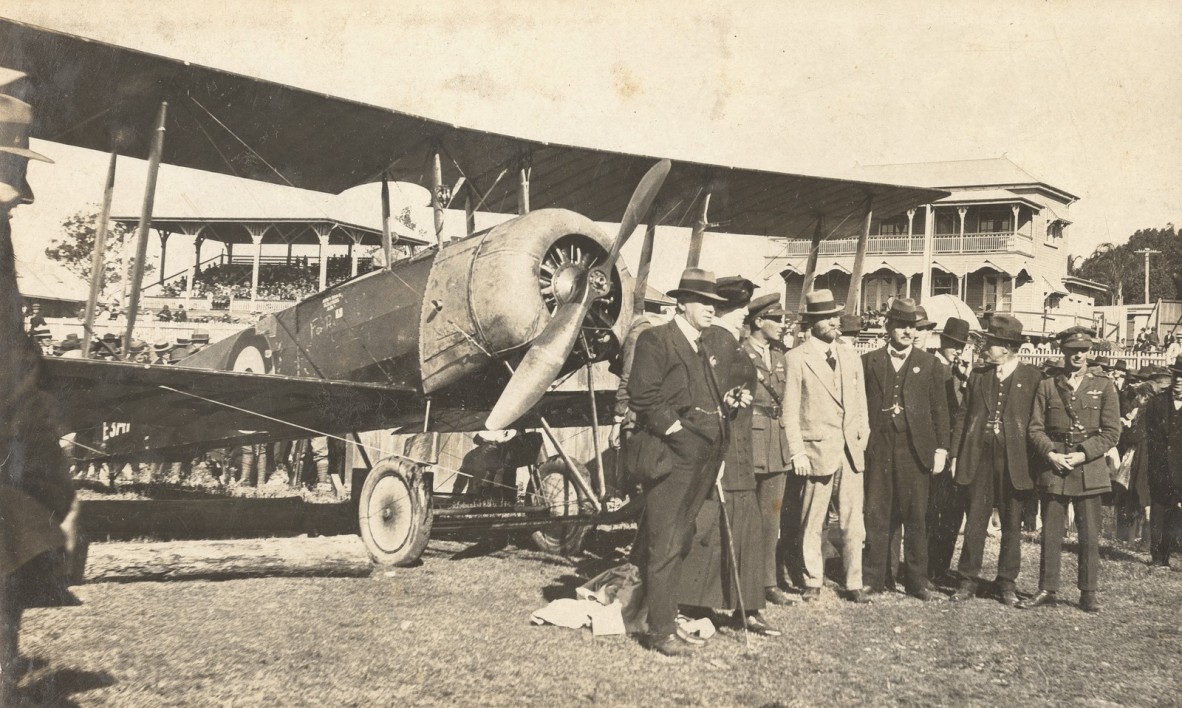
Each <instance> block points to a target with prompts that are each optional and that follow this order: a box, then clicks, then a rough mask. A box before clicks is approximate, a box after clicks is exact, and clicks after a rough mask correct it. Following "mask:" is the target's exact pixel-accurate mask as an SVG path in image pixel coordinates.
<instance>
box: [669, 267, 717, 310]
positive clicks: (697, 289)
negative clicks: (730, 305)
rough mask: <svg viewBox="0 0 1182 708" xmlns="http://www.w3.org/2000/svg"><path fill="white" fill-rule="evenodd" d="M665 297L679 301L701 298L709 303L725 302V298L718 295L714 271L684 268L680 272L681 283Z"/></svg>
mask: <svg viewBox="0 0 1182 708" xmlns="http://www.w3.org/2000/svg"><path fill="white" fill-rule="evenodd" d="M666 295H668V296H669V297H671V298H674V299H675V300H679V301H680V300H681V299H683V298H687V297H701V298H705V299H707V300H710V301H711V302H726V298H724V297H721V296H719V294H718V283H717V282H716V281H715V280H714V271H710V270H702V269H701V268H686V269H685V270H684V271H682V273H681V281H680V282H679V283H678V284H677V287H676V288H673V289H672V290H670V291H669V292H668V293H666Z"/></svg>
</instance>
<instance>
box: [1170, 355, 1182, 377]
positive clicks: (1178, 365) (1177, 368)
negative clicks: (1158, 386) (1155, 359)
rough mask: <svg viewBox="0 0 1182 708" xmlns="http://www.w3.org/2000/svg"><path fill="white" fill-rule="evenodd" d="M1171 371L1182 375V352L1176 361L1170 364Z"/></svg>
mask: <svg viewBox="0 0 1182 708" xmlns="http://www.w3.org/2000/svg"><path fill="white" fill-rule="evenodd" d="M1170 373H1171V374H1176V375H1182V354H1179V355H1178V356H1177V357H1175V358H1174V363H1173V364H1171V365H1170Z"/></svg>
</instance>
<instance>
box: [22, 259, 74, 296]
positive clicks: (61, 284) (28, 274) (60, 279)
mask: <svg viewBox="0 0 1182 708" xmlns="http://www.w3.org/2000/svg"><path fill="white" fill-rule="evenodd" d="M16 288H17V292H19V293H20V294H21V296H22V297H24V298H26V299H33V300H61V301H63V302H86V299H87V297H89V296H90V288H89V287H88V286H87V284H86V283H85V282H83V281H82V279H81V278H79V277H78V276H76V275H74V274H73V273H71V272H70V271H68V270H66V268H65V266H63V265H61V264H59V263H54V262H52V261H49V260H40V261H30V260H22V259H21V258H17V259H16Z"/></svg>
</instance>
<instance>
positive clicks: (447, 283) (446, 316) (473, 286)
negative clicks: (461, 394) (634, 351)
mask: <svg viewBox="0 0 1182 708" xmlns="http://www.w3.org/2000/svg"><path fill="white" fill-rule="evenodd" d="M610 248H611V239H610V237H609V236H608V235H607V234H606V233H604V231H603V230H602V229H600V228H599V227H598V226H596V224H595V223H594V222H592V221H591V220H590V219H588V218H586V217H584V216H582V215H580V214H577V213H575V212H572V211H567V210H565V209H539V210H538V211H534V212H530V213H529V214H526V215H524V216H521V217H518V218H516V219H513V220H511V221H507V222H505V223H503V224H500V225H498V226H495V227H493V228H491V229H489V230H488V231H485V232H483V233H480V234H476V235H474V236H472V237H470V238H468V239H465V240H463V241H461V242H458V243H453V244H450V245H448V246H447V247H445V248H444V249H442V250H441V252H440V253H439V255H438V256H437V257H436V259H435V262H434V265H433V266H432V269H431V273H430V275H429V277H428V281H427V287H426V292H425V297H424V298H423V309H422V316H421V319H420V338H419V353H420V368H421V372H422V377H423V379H422V380H423V390H424V391H425V392H426V393H432V392H434V391H438V390H439V389H442V388H444V387H446V386H448V385H449V384H452V383H455V382H456V381H458V380H460V379H461V378H462V377H464V376H466V375H469V374H473V373H476V372H478V371H479V370H481V369H483V368H485V367H487V366H488V365H489V364H490V363H491V361H492V359H491V356H495V357H505V356H508V357H512V356H513V355H514V354H515V353H517V352H518V351H520V350H521V349H523V348H524V347H525V346H526V345H528V344H529V343H530V342H532V341H533V340H534V339H535V338H536V337H537V336H538V335H540V334H541V333H542V330H543V329H544V328H545V326H546V323H547V322H549V320H550V317H551V314H552V313H553V311H554V309H555V308H556V307H557V306H558V305H560V304H562V303H564V302H568V301H569V299H570V298H573V297H576V296H577V293H578V292H579V287H578V284H579V282H580V279H581V278H583V277H585V275H586V273H587V271H589V270H590V268H592V267H593V266H594V265H596V264H597V263H601V262H603V260H604V259H605V258H606V256H607V253H608V251H609V250H610ZM612 276H613V283H612V287H613V291H612V294H611V295H609V296H608V297H606V298H603V299H602V300H601V301H599V302H597V303H596V305H595V306H594V307H593V308H592V311H591V312H590V313H589V314H588V316H587V319H586V320H584V324H583V336H584V339H585V340H586V341H587V343H588V349H589V350H590V352H589V354H590V356H589V358H588V352H586V351H584V349H583V347H582V346H581V345H580V346H578V347H576V351H575V355H574V356H572V357H571V364H570V366H577V365H580V364H581V363H583V362H585V361H587V360H591V361H597V360H601V359H603V358H606V357H607V356H610V354H611V353H612V352H613V351H614V348H615V347H616V346H617V343H618V342H619V341H621V339H622V337H623V330H624V327H625V326H626V324H627V322H626V320H627V319H628V317H629V316H630V313H631V311H630V305H629V303H631V301H632V278H631V276H629V275H628V272H627V269H626V268H625V266H624V265H623V264H622V263H620V262H619V261H617V263H616V266H615V268H614V270H613V274H612ZM490 355H491V356H490Z"/></svg>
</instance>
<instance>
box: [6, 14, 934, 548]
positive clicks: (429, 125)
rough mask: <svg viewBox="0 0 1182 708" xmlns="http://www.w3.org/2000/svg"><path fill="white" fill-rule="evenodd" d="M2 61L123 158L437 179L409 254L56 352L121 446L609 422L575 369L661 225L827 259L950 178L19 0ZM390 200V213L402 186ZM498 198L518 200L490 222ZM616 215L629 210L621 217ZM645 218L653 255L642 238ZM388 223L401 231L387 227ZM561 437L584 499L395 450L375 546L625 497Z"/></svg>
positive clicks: (107, 448)
mask: <svg viewBox="0 0 1182 708" xmlns="http://www.w3.org/2000/svg"><path fill="white" fill-rule="evenodd" d="M0 67H8V68H11V69H15V70H18V71H21V72H24V73H26V74H27V75H28V76H29V77H30V78H31V80H32V82H33V84H34V86H35V94H34V95H33V96H32V97H31V103H32V104H33V106H34V110H35V122H34V126H33V133H32V135H33V137H36V138H39V139H42V140H46V141H50V142H57V143H64V144H68V145H72V146H78V147H82V148H88V149H92V150H98V151H103V152H106V153H110V154H111V157H112V159H111V165H112V174H113V166H114V164H115V158H116V156H119V157H134V158H140V159H147V160H148V161H149V162H148V164H149V170H150V174H151V170H152V169H153V165H155V164H159V162H163V163H166V164H171V165H178V166H183V167H189V168H194V169H198V170H205V171H210V172H216V173H222V174H227V175H233V176H236V177H239V178H243V179H251V180H261V181H264V182H271V183H276V184H285V185H289V186H293V187H299V188H303V189H309V190H315V191H319V192H325V193H334V194H335V193H340V192H342V191H344V190H346V189H349V188H351V187H354V186H357V185H360V184H364V183H371V182H382V183H383V186H384V187H385V185H386V183H387V182H388V181H401V182H412V183H416V184H420V185H423V186H425V187H427V189H428V190H429V192H430V194H431V204H432V207H433V209H434V214H435V231H436V243H435V244H434V245H433V246H431V247H428V248H426V249H422V250H420V252H419V253H416V254H414V255H413V256H411V257H409V258H404V259H401V260H394V259H392V258H387V259H386V264H385V266H384V267H382V268H381V269H379V270H374V271H372V272H370V273H367V274H363V275H360V276H358V277H356V278H354V279H352V280H349V281H346V282H344V283H341V284H339V285H336V286H333V287H331V288H329V289H327V290H325V291H323V292H320V293H317V294H316V295H314V296H312V297H310V298H308V299H306V300H304V301H302V302H300V303H298V304H296V305H295V306H294V307H292V308H290V309H288V310H285V311H282V312H278V313H275V314H273V315H267V316H265V317H263V318H262V319H261V321H259V322H258V323H257V324H256V325H254V326H253V327H249V328H247V329H244V330H243V331H241V332H239V333H237V334H235V335H233V336H231V337H229V338H227V339H224V340H222V341H220V342H217V343H216V344H214V345H213V346H210V347H208V348H206V349H205V350H203V351H201V352H198V353H197V354H195V355H193V356H191V357H189V358H187V359H185V360H184V361H182V362H181V365H180V366H176V367H160V366H148V365H142V364H133V363H129V362H111V361H99V360H87V359H74V360H70V359H53V358H48V359H46V360H45V373H46V379H47V383H46V385H47V386H48V387H49V388H50V390H51V391H52V392H53V393H54V394H55V395H56V396H57V397H58V399H59V401H60V403H61V410H62V411H63V412H64V415H65V416H66V422H67V425H68V426H69V427H70V428H71V429H73V430H85V429H91V428H95V427H96V426H104V428H105V429H106V430H107V431H109V432H114V433H118V434H111V435H108V436H107V439H106V440H105V442H104V444H103V445H102V447H101V450H99V451H98V457H100V458H105V459H112V460H128V459H139V460H168V459H180V458H182V457H184V456H186V455H188V456H191V455H192V454H194V453H195V452H196V451H200V450H204V449H210V448H214V447H226V446H229V445H238V444H246V443H254V442H265V441H273V440H279V439H292V438H300V437H308V436H309V435H312V434H315V435H323V434H329V435H337V436H343V435H348V434H351V433H355V432H357V431H367V430H375V429H387V428H396V429H399V430H402V431H409V432H419V431H422V432H425V433H446V432H458V431H479V430H486V429H489V430H495V429H509V428H513V429H539V428H540V429H542V430H544V431H546V432H547V433H551V432H552V426H593V427H597V426H599V425H601V424H604V423H608V422H609V416H610V411H611V405H610V404H611V402H612V399H613V395H614V391H613V390H611V389H610V388H604V389H597V388H595V387H594V386H593V385H592V381H594V379H593V378H592V377H588V386H589V388H590V391H589V392H588V391H570V390H558V389H557V388H556V387H555V386H554V384H555V382H556V381H558V380H560V379H561V378H563V377H564V376H566V375H568V374H570V373H571V372H573V371H575V370H580V369H584V368H585V367H587V366H588V365H590V364H596V363H599V362H605V361H608V360H611V359H612V358H613V357H616V356H617V354H618V352H619V349H620V343H621V342H622V341H623V339H624V336H625V333H626V331H627V329H628V327H629V324H630V322H631V320H632V318H633V315H634V313H635V312H637V311H639V310H640V309H641V308H642V305H643V297H644V293H645V290H646V287H647V282H646V280H647V276H646V274H647V272H648V266H649V263H650V261H651V259H652V257H653V248H654V238H655V232H656V227H657V226H660V225H674V226H691V227H692V228H693V239H692V240H691V247H690V255H689V263H688V264H689V265H696V264H697V260H698V258H699V254H700V250H701V243H702V238H703V236H704V232H705V231H707V230H710V231H711V232H713V233H714V234H717V235H718V237H725V235H726V234H749V235H759V236H769V237H784V236H790V237H796V236H802V235H809V234H811V236H812V239H813V254H814V256H813V259H812V263H813V264H814V265H815V254H816V252H817V245H818V243H819V241H820V240H821V239H822V238H829V237H834V238H842V237H846V236H850V235H853V234H857V235H863V234H864V232H865V228H864V227H868V224H869V217H870V213H871V211H872V210H880V211H881V212H885V213H892V214H893V213H897V212H901V211H903V210H905V209H907V208H909V207H912V206H915V205H919V204H922V203H927V202H930V201H932V200H934V199H936V198H939V197H940V196H942V195H943V193H942V192H939V191H937V190H931V189H922V188H915V187H907V186H899V185H887V184H875V183H867V182H856V181H849V180H843V179H833V178H825V177H814V176H806V175H798V174H789V173H781V172H771V171H763V170H755V169H743V168H737V167H730V166H723V165H714V164H705V163H700V162H693V161H689V160H683V159H676V158H674V159H661V158H660V157H659V156H646V155H638V154H627V153H621V152H609V151H604V150H597V149H594V148H589V147H578V146H569V145H556V144H550V143H545V142H540V141H536V140H530V139H528V138H522V137H516V136H511V135H502V134H496V133H490V132H484V131H481V130H476V129H472V128H466V127H460V126H456V125H451V124H449V123H446V122H441V121H437V120H433V119H429V118H425V117H421V116H417V115H410V114H407V113H403V112H400V111H398V110H395V109H393V108H390V107H382V106H375V105H367V104H364V103H359V102H356V101H352V100H346V99H342V98H335V97H332V96H328V95H323V94H320V93H315V92H311V91H306V90H302V89H299V88H294V87H291V86H286V85H281V84H277V83H272V82H269V81H266V80H264V79H260V78H254V77H249V76H243V75H238V74H234V73H231V72H228V71H224V70H218V69H212V68H207V67H203V66H197V65H193V64H190V63H188V62H185V61H183V60H180V59H173V58H167V57H164V56H158V55H153V54H149V53H145V52H142V51H138V50H135V49H130V48H126V47H120V46H114V45H111V44H105V43H102V42H98V41H93V40H89V39H85V38H82V37H78V36H73V35H70V34H65V33H61V32H56V31H51V30H47V29H42V28H39V27H34V26H30V25H27V24H23V23H19V22H14V21H9V20H0ZM375 80H379V79H376V78H375ZM165 106H167V110H165ZM152 188H153V186H152V182H151V180H149V186H148V189H149V190H151V189H152ZM148 197H150V194H149V195H148ZM383 200H384V203H383V209H384V213H386V214H388V213H389V204H388V190H387V189H385V188H384V189H383ZM145 202H146V203H148V204H150V198H146V199H145ZM460 208H462V209H463V214H464V220H465V223H466V224H467V229H466V231H467V235H466V236H464V237H462V238H457V239H453V240H445V239H443V238H442V231H443V229H442V224H443V220H444V217H445V214H448V213H456V214H459V213H460V212H459V209H460ZM478 211H483V212H492V213H496V214H505V215H510V216H511V218H508V219H507V220H505V221H503V222H502V223H500V224H498V225H496V226H494V227H492V228H489V229H485V230H480V231H477V230H476V229H475V228H474V224H475V218H474V215H475V214H476V212H478ZM150 218H151V214H150V208H148V209H145V214H144V219H145V220H150ZM597 222H599V223H605V222H610V223H618V224H619V227H618V229H617V230H616V233H614V234H608V233H606V232H605V231H604V230H603V229H602V228H601V227H599V226H598V225H597ZM641 225H644V226H646V228H645V236H644V238H645V243H644V247H643V249H642V254H643V255H642V258H641V263H640V266H639V269H638V271H639V274H638V276H637V277H633V275H632V274H631V273H630V272H629V270H628V269H627V268H626V267H625V265H624V264H623V263H622V262H621V261H620V259H619V253H620V249H621V247H622V246H623V245H624V242H625V241H626V240H627V239H628V238H630V236H631V235H632V233H633V232H634V231H636V230H638V227H640V226H641ZM144 228H145V227H144V225H143V224H142V223H141V232H142V231H143V230H144ZM387 234H388V232H387ZM383 245H384V247H385V250H386V253H387V254H389V253H390V241H389V237H388V235H387V237H386V239H385V240H384V244H383ZM141 253H142V251H141ZM141 260H142V259H141ZM855 280H856V279H855ZM133 292H138V288H133ZM132 312H133V313H134V307H133V308H132ZM131 326H132V324H131V323H129V331H130V328H131ZM128 336H130V335H128ZM588 393H590V396H588ZM589 399H590V400H589ZM552 440H553V442H554V443H555V445H556V446H557V447H558V449H559V452H560V454H561V458H562V463H561V464H559V465H558V467H559V468H560V469H561V470H562V472H561V474H564V475H566V476H567V477H568V478H569V481H570V484H571V485H572V486H573V488H574V490H575V491H576V493H577V495H578V503H577V504H573V505H564V506H562V509H563V512H562V514H563V517H562V518H561V519H556V518H555V517H554V515H553V506H552V505H546V504H541V505H538V506H536V507H535V506H527V507H526V508H524V509H523V508H520V507H519V506H512V505H511V506H508V507H506V508H504V509H499V510H498V509H494V510H492V511H491V512H490V511H489V510H488V509H483V510H481V511H480V513H479V514H476V513H475V512H473V515H469V516H467V517H465V515H464V514H463V513H458V514H457V513H451V514H446V513H444V512H446V511H448V510H447V509H444V508H440V507H439V506H438V505H437V504H436V503H435V500H433V498H432V490H431V485H430V481H429V480H430V474H431V469H432V464H433V463H434V462H435V461H434V460H432V459H430V458H431V455H430V453H429V448H430V445H426V446H425V447H424V446H419V447H416V448H414V449H406V450H402V451H400V452H399V454H395V455H390V456H387V457H386V458H385V459H375V460H374V461H373V463H372V465H371V470H370V472H369V474H368V477H367V479H366V480H365V483H364V485H363V487H362V488H361V492H360V498H359V499H358V500H357V503H358V509H359V511H358V519H359V526H360V531H361V535H362V537H363V538H364V539H365V541H366V544H367V547H368V549H369V551H370V554H371V556H373V558H374V559H375V560H377V561H379V562H382V563H395V564H402V563H407V562H410V561H413V560H414V559H415V558H417V556H418V554H419V553H421V551H422V549H423V547H424V545H425V543H426V540H427V537H428V536H429V534H430V532H431V529H432V524H433V519H434V518H435V517H438V521H439V522H441V523H438V524H436V525H435V526H436V528H437V529H438V528H440V527H443V526H446V523H445V522H447V521H448V520H451V521H452V522H456V523H458V522H459V521H464V520H466V521H468V522H472V520H473V519H475V520H476V522H477V523H483V522H482V521H481V520H482V519H485V520H488V524H489V525H490V527H492V526H496V527H498V528H511V527H515V528H522V527H537V526H540V525H548V524H552V523H554V522H555V521H558V522H559V523H569V524H586V523H595V522H597V521H601V520H604V519H607V518H611V517H609V516H608V515H607V512H606V511H605V510H604V509H603V507H602V504H601V501H602V499H603V496H604V494H605V490H604V489H603V486H602V483H600V484H598V485H595V486H593V485H591V484H589V483H588V481H587V479H586V472H585V471H584V470H583V469H582V468H581V466H580V465H579V464H578V462H577V461H574V460H571V459H569V457H568V456H567V455H566V454H565V453H563V452H562V447H561V445H560V444H559V442H558V439H557V438H554V437H552ZM424 450H426V452H425V451H424Z"/></svg>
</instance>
